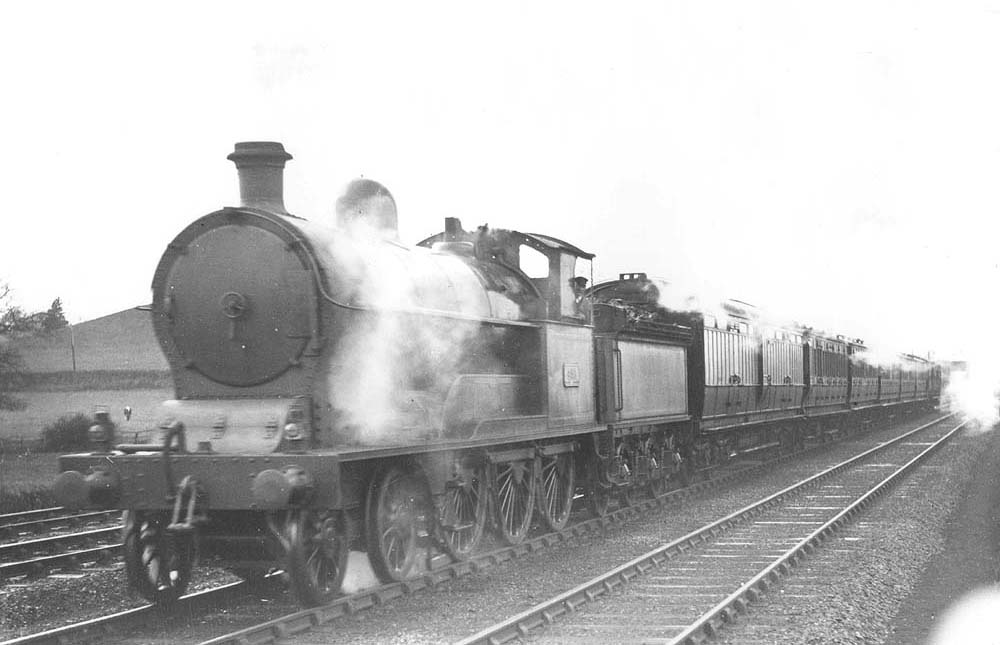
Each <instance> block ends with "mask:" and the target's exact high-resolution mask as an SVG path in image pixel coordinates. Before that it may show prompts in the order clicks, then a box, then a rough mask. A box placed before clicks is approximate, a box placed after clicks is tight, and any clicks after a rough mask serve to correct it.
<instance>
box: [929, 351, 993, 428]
mask: <svg viewBox="0 0 1000 645" xmlns="http://www.w3.org/2000/svg"><path fill="white" fill-rule="evenodd" d="M963 367H964V366H955V367H952V368H951V369H950V373H948V374H947V376H946V377H945V378H946V380H947V383H946V385H945V387H944V392H943V393H942V396H941V400H942V405H947V406H948V407H949V408H950V409H952V410H956V409H957V410H959V411H960V412H962V413H963V414H964V415H965V416H967V417H969V418H972V419H975V420H977V421H978V422H979V424H980V426H981V427H982V428H991V427H993V426H994V425H995V424H996V423H997V422H998V421H1000V411H998V407H997V400H998V399H997V395H998V393H1000V369H998V367H997V364H996V363H993V362H989V363H987V362H985V361H975V362H973V363H972V364H970V365H968V367H965V368H964V369H963ZM946 369H947V368H946Z"/></svg>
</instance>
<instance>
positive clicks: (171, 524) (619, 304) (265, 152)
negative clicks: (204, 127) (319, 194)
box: [55, 142, 940, 605]
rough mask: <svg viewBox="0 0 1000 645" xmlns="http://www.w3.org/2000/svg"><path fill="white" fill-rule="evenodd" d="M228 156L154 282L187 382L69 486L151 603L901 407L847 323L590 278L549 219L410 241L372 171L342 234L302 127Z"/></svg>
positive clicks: (487, 524) (513, 531) (156, 304)
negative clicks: (202, 561)
mask: <svg viewBox="0 0 1000 645" xmlns="http://www.w3.org/2000/svg"><path fill="white" fill-rule="evenodd" d="M229 158H230V159H231V160H232V161H233V162H234V163H235V164H236V166H237V169H238V171H239V176H240V195H241V202H242V203H241V205H240V206H239V207H228V208H223V209H221V210H219V211H216V212H213V213H210V214H208V215H205V216H204V217H201V218H199V219H197V220H195V221H193V222H192V223H191V224H190V225H189V226H187V227H186V228H185V229H184V230H183V231H181V233H180V234H179V235H178V236H177V237H176V238H175V239H174V240H173V241H172V242H171V243H170V245H168V247H167V249H166V250H165V252H164V254H163V257H162V259H161V261H160V263H159V265H158V267H157V270H156V273H155V274H154V277H153V285H152V287H153V289H152V290H153V302H152V305H151V307H150V309H151V313H152V317H153V322H154V330H155V332H156V336H157V339H158V341H159V343H160V345H161V347H162V349H163V351H164V353H165V355H166V356H167V358H168V361H169V363H170V368H171V373H172V375H173V380H174V386H175V392H176V396H175V398H174V399H173V400H170V401H166V402H164V403H163V405H162V406H161V409H160V411H159V423H158V426H157V427H156V428H155V429H154V430H153V435H154V436H153V439H152V440H150V441H148V442H143V443H133V444H127V443H116V442H115V440H114V437H113V435H112V433H111V431H110V425H109V424H108V423H106V422H105V423H98V424H97V425H95V426H94V428H92V432H91V439H92V441H93V444H94V450H93V451H91V452H88V453H82V454H76V455H65V456H63V457H61V458H60V469H61V470H62V471H63V472H62V473H61V474H60V476H59V478H58V479H57V481H56V486H55V492H56V495H57V497H58V498H59V499H60V501H61V502H62V503H63V504H64V505H66V506H72V507H99V508H119V509H122V510H124V511H125V521H124V535H123V540H124V546H125V549H124V551H125V565H126V572H127V577H128V580H129V584H130V586H132V587H133V588H134V589H136V590H138V591H139V592H140V593H141V594H143V595H144V596H146V597H147V598H149V599H151V600H154V601H157V602H170V601H172V600H173V599H176V598H177V597H178V596H179V595H180V594H181V593H182V592H183V591H184V590H185V587H186V585H187V582H188V580H189V578H190V574H191V568H192V566H193V564H194V562H195V560H196V558H198V557H203V558H212V559H213V560H215V561H217V562H219V563H220V564H222V565H224V566H228V567H230V568H232V569H233V570H234V571H236V572H237V573H239V574H240V575H242V576H245V577H255V576H258V575H261V574H262V573H263V572H264V571H266V570H268V569H271V568H275V567H280V568H282V569H284V570H285V571H286V572H287V574H288V577H289V579H290V583H291V587H292V589H293V591H294V592H295V593H296V595H297V596H298V597H299V598H300V600H301V601H302V602H303V603H304V604H307V605H317V604H321V603H323V602H326V601H328V600H329V599H331V598H332V597H333V596H335V595H336V594H337V593H338V592H339V588H340V585H341V582H342V580H343V576H344V573H345V568H346V562H347V556H348V553H349V551H350V550H352V549H356V550H362V551H365V552H366V553H367V555H368V559H369V561H370V562H371V564H372V567H373V569H374V571H375V572H376V573H377V575H378V576H379V577H380V579H382V580H383V581H394V580H402V579H405V578H406V577H408V576H409V575H411V574H412V573H413V572H414V571H416V570H419V569H420V568H421V567H422V566H425V563H426V560H425V559H424V556H427V554H429V553H431V552H433V551H437V552H442V553H446V554H448V555H450V556H451V557H452V558H454V559H462V558H465V557H467V556H468V555H469V554H470V553H471V552H472V551H473V550H474V549H476V547H477V544H478V543H479V541H480V539H481V538H482V536H483V535H484V533H485V532H486V531H487V530H488V529H489V530H492V531H493V532H494V533H495V535H496V536H497V538H498V539H499V540H501V541H502V542H505V543H507V544H517V543H519V542H521V541H522V540H524V539H525V537H526V536H527V535H528V532H529V531H530V530H531V527H532V526H533V524H534V523H536V522H537V523H538V524H540V525H542V526H544V527H547V528H549V529H553V530H556V529H560V528H562V527H563V526H565V524H566V523H567V521H568V519H569V515H570V511H571V509H572V506H573V502H574V498H575V497H577V495H578V494H579V493H582V494H583V497H584V499H585V501H586V503H587V506H588V508H589V510H590V512H592V513H594V514H598V515H600V514H603V513H606V512H607V511H608V508H609V504H610V503H611V501H612V500H614V499H617V500H618V503H619V504H629V503H631V500H632V497H633V495H635V494H637V493H638V492H640V491H644V492H646V493H647V494H652V495H658V494H661V493H663V492H664V491H665V490H666V489H667V488H668V487H670V486H672V485H683V484H684V483H686V482H687V481H688V480H689V479H690V477H691V476H692V474H694V473H695V472H696V471H697V470H699V469H707V468H711V467H714V466H717V465H719V464H722V463H725V462H726V461H728V460H729V459H731V458H733V457H734V456H737V455H751V454H753V453H756V452H758V451H770V450H784V451H787V450H792V449H794V448H797V447H799V446H801V445H802V443H803V442H804V441H805V440H806V439H807V438H810V437H813V438H815V437H817V436H821V435H822V433H823V432H825V431H828V430H829V429H830V428H836V427H838V426H839V425H841V424H844V423H846V422H847V421H848V420H850V419H851V418H852V417H851V414H855V413H852V412H851V406H856V407H865V406H871V407H874V406H875V401H876V398H873V394H874V391H873V388H874V387H875V386H874V384H873V381H874V380H876V376H875V374H874V368H868V367H866V368H865V371H864V372H863V374H862V373H861V372H859V373H858V374H857V375H854V374H853V373H852V365H853V364H854V363H852V361H851V360H850V358H851V347H852V346H851V345H850V344H849V343H847V342H845V341H843V340H842V339H839V338H835V337H834V338H830V337H826V336H823V335H820V334H817V333H814V332H812V331H811V330H805V329H801V328H796V327H793V326H787V327H783V326H780V325H772V324H766V323H763V322H762V321H761V320H760V317H759V315H758V314H757V312H756V310H755V309H754V308H753V307H750V306H748V305H746V304H745V303H739V302H736V301H730V302H727V303H723V304H722V305H721V310H720V311H719V312H718V313H717V315H712V316H710V315H706V314H704V313H701V312H698V311H684V310H676V309H671V308H669V307H665V306H663V305H662V304H661V295H662V294H661V293H660V289H661V288H666V285H664V284H662V283H657V282H656V281H653V280H649V279H648V278H647V277H646V276H645V274H641V273H633V274H622V275H621V276H620V278H619V279H618V280H614V281H609V282H605V283H602V284H599V285H595V286H593V287H592V288H591V289H589V290H587V289H586V288H585V286H584V285H585V282H586V280H584V279H583V276H584V275H586V273H587V270H586V264H587V263H589V261H590V260H592V258H593V257H594V256H593V255H592V254H590V253H587V252H585V251H583V250H581V249H579V248H577V247H575V246H573V245H572V244H569V243H567V242H564V241H562V240H559V239H557V238H554V237H551V236H547V235H540V234H531V233H521V232H517V231H508V230H502V229H490V228H488V227H485V226H483V227H480V228H478V229H477V230H475V231H466V230H464V229H463V227H462V225H461V222H459V221H458V220H457V219H453V218H449V219H447V220H446V221H445V226H444V230H443V231H442V232H441V233H438V234H437V235H433V236H431V237H429V238H427V239H425V240H424V241H422V242H421V243H420V244H418V245H417V246H415V247H410V246H405V245H402V244H400V243H399V242H398V240H397V235H396V230H395V223H396V221H397V214H396V211H395V203H394V201H393V200H392V197H391V195H390V194H389V193H388V191H386V190H385V189H384V188H383V187H381V186H380V185H378V184H376V183H375V182H371V181H368V180H360V181H358V182H355V183H353V184H352V185H351V187H350V189H349V190H348V193H347V194H346V195H345V196H344V197H343V198H342V199H341V201H340V202H338V222H337V225H336V226H333V225H332V224H322V223H318V222H314V221H308V220H305V219H302V218H300V217H297V216H296V215H293V214H290V213H288V212H287V211H286V210H285V207H284V202H283V195H282V173H283V168H284V165H285V163H286V162H287V161H288V160H289V159H290V158H291V157H290V155H288V154H287V153H286V152H285V151H284V148H283V147H282V146H281V145H280V144H277V143H268V142H252V143H241V144H237V145H236V150H235V151H234V153H233V154H231V155H230V157H229ZM530 258H535V259H537V260H540V262H539V267H540V268H539V270H537V271H536V270H534V269H533V268H532V267H530V266H529V264H530V262H529V259H530ZM855 349H857V348H856V347H855ZM910 363H911V364H913V363H916V361H910ZM921 369H923V370H924V371H923V372H920V373H919V374H920V375H923V376H919V375H918V372H917V371H916V368H911V372H909V374H910V376H907V377H905V379H904V377H903V376H901V375H902V374H903V372H902V371H901V370H899V369H897V368H894V369H893V371H891V372H886V373H884V374H882V375H880V376H879V377H878V378H877V381H878V386H877V390H875V391H877V401H878V404H879V406H878V407H879V409H881V408H882V407H884V406H889V407H892V406H896V405H897V402H899V401H900V400H901V390H903V386H902V383H904V382H905V383H907V385H906V389H905V394H904V396H903V398H904V399H905V400H906V401H908V403H907V404H905V406H904V405H903V404H899V405H900V406H902V407H907V409H916V408H917V407H920V406H926V405H930V404H933V403H936V397H937V394H938V391H939V387H940V378H937V380H934V372H933V370H931V369H928V368H927V366H926V365H922V368H921ZM921 378H923V380H922V381H921V380H920V379H921ZM918 383H922V384H924V385H919V386H918ZM855 395H856V398H852V397H854V396H855ZM428 557H429V556H428Z"/></svg>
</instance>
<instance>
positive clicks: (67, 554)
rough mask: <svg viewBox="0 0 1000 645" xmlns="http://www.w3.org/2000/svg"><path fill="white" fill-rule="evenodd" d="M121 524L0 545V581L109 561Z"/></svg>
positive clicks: (114, 550)
mask: <svg viewBox="0 0 1000 645" xmlns="http://www.w3.org/2000/svg"><path fill="white" fill-rule="evenodd" d="M120 542H121V526H112V527H107V528H100V529H92V530H89V531H83V532H80V533H69V534H66V535H54V536H51V537H45V538H37V539H34V540H22V541H20V542H11V543H9V544H0V580H4V579H6V578H11V577H13V576H21V575H45V574H46V573H48V572H49V571H51V570H52V569H54V568H60V567H67V566H71V567H76V566H79V565H80V563H82V562H98V561H104V560H108V559H110V558H111V557H113V556H114V555H117V553H118V552H119V551H120V550H121V544H120Z"/></svg>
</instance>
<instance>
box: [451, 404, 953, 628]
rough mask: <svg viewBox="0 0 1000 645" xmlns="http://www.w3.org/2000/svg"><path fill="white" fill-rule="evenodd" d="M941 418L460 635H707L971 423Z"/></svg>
mask: <svg viewBox="0 0 1000 645" xmlns="http://www.w3.org/2000/svg"><path fill="white" fill-rule="evenodd" d="M939 422H940V420H939V421H937V422H932V423H930V424H926V425H924V426H921V427H919V428H917V429H915V430H913V431H911V432H909V433H907V434H905V435H903V436H901V437H899V438H897V439H896V440H893V441H892V442H888V443H886V444H883V445H881V446H877V447H875V448H873V449H871V450H869V451H866V452H865V453H863V454H861V455H858V456H857V457H854V458H852V459H850V460H847V461H845V462H843V463H841V464H838V465H836V466H834V467H832V468H829V469H827V470H825V471H824V472H822V473H819V474H817V475H814V476H812V477H810V478H808V479H806V480H803V481H802V482H800V483H799V484H796V485H794V486H791V487H789V488H786V489H785V490H783V491H780V492H778V493H776V494H774V495H771V496H769V497H767V498H765V499H763V500H761V501H760V502H758V503H756V504H752V505H750V506H748V507H746V508H744V509H743V510H741V511H737V512H736V513H733V514H731V515H729V516H727V517H725V518H722V519H720V520H718V521H716V522H713V523H711V524H709V525H706V526H704V527H703V528H701V529H698V530H697V531H694V532H692V533H689V534H688V535H685V536H683V537H681V538H680V539H678V540H674V541H673V542H671V543H669V544H667V545H664V546H662V547H660V548H658V549H655V550H653V551H651V552H649V553H647V554H645V555H643V556H641V557H639V558H636V559H634V560H632V561H631V562H628V563H625V564H623V565H621V566H619V567H617V568H615V569H614V570H612V571H609V572H607V573H606V574H604V575H601V576H598V577H597V578H594V579H592V580H590V581H588V582H586V583H584V584H582V585H579V586H578V587H576V588H574V589H571V590H569V591H567V592H565V593H563V594H560V595H559V596H557V597H554V598H551V599H549V600H547V601H544V602H542V603H540V604H538V605H536V606H534V607H532V608H531V609H529V610H527V611H525V612H523V613H521V614H519V615H517V616H513V617H510V618H508V619H505V620H503V621H501V622H498V623H496V624H495V625H492V626H490V627H488V628H486V629H484V630H481V631H479V632H477V633H476V634H474V635H472V636H470V637H468V638H466V639H464V640H462V641H460V642H461V643H463V644H471V643H505V642H509V641H512V640H515V639H518V638H524V637H526V636H528V635H529V634H530V635H532V637H533V640H535V639H538V640H542V641H545V640H549V639H551V640H553V641H566V640H572V641H574V642H586V641H593V642H608V641H609V640H614V641H616V642H623V641H626V640H629V639H633V640H636V641H641V642H668V643H685V644H686V643H696V642H702V641H704V640H707V639H708V638H710V637H711V636H712V635H713V634H714V633H715V632H716V631H717V630H718V629H719V628H720V627H721V626H722V625H724V624H725V623H726V622H728V621H730V620H732V619H734V618H735V616H736V614H738V613H739V612H741V611H743V610H744V609H745V607H746V605H747V603H749V602H752V601H753V600H755V599H756V598H758V597H759V596H760V595H761V594H763V593H765V592H766V590H767V589H768V588H769V587H770V586H771V585H772V584H774V583H775V582H776V581H777V580H779V579H780V577H781V576H783V575H785V574H787V573H788V572H789V571H791V568H792V567H793V566H794V565H795V564H797V563H798V562H799V561H800V560H801V559H802V558H803V557H804V556H805V555H807V554H809V553H810V552H812V551H813V550H814V549H816V548H817V546H818V544H819V543H820V542H821V541H822V540H823V539H824V538H825V537H826V536H828V535H830V534H831V533H832V532H833V531H834V530H836V528H838V527H839V526H842V525H843V524H844V523H846V522H848V521H850V520H851V519H852V518H853V517H854V516H855V515H856V514H857V513H859V512H860V511H861V510H863V509H864V508H865V507H866V506H868V505H869V504H871V503H872V501H873V500H874V499H876V498H877V497H878V496H880V495H882V494H884V492H885V491H886V490H887V489H888V488H889V487H890V486H891V485H892V484H894V483H895V482H896V481H898V479H899V478H901V477H902V476H903V475H904V474H905V473H906V472H908V470H909V469H912V468H914V467H915V466H916V465H917V464H919V463H920V461H921V460H922V459H923V458H925V457H926V456H927V455H928V454H930V453H931V452H932V451H933V450H934V449H936V448H937V447H938V446H940V445H941V444H942V443H944V442H945V441H946V440H947V439H949V438H950V437H952V436H954V434H955V433H956V432H958V431H959V430H960V429H961V428H962V427H963V426H964V425H965V422H963V423H962V424H960V425H958V426H957V427H954V428H948V429H947V431H946V432H942V430H941V428H940V427H939V426H938V424H939ZM927 435H931V438H930V439H927V438H926V436H927ZM915 436H918V437H919V438H920V439H919V441H918V440H917V439H916V438H915ZM630 583H631V584H630ZM616 591H620V592H621V593H613V592H616ZM598 600H601V602H597V601H598ZM591 605H592V606H591ZM543 629H544V630H545V632H544V633H537V632H540V631H541V630H543Z"/></svg>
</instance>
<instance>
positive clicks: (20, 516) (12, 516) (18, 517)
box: [0, 506, 68, 522]
mask: <svg viewBox="0 0 1000 645" xmlns="http://www.w3.org/2000/svg"><path fill="white" fill-rule="evenodd" d="M67 510H68V509H66V508H64V507H62V506H52V507H51V508H37V509H35V510H33V511H19V512H17V513H4V514H3V515H0V522H11V521H13V522H20V521H23V520H26V519H28V518H31V517H38V516H40V515H52V514H53V513H65V512H66V511H67Z"/></svg>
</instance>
